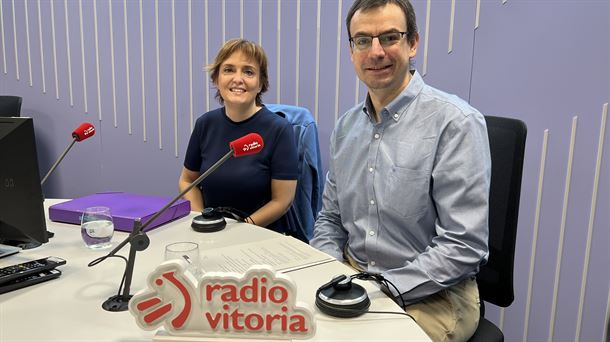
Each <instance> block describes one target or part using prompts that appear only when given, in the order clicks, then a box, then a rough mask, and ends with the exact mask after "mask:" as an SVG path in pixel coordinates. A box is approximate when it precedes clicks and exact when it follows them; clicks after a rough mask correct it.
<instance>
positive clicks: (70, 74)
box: [26, 0, 74, 107]
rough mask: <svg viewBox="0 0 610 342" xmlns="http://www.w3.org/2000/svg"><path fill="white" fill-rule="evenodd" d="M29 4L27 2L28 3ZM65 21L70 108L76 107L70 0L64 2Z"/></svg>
mask: <svg viewBox="0 0 610 342" xmlns="http://www.w3.org/2000/svg"><path fill="white" fill-rule="evenodd" d="M26 3H27V1H26ZM64 19H65V20H66V57H67V58H66V60H67V62H68V95H69V97H70V107H74V96H73V95H72V94H73V92H72V58H71V57H70V55H71V54H72V53H71V52H72V49H71V48H70V19H69V18H68V0H64Z"/></svg>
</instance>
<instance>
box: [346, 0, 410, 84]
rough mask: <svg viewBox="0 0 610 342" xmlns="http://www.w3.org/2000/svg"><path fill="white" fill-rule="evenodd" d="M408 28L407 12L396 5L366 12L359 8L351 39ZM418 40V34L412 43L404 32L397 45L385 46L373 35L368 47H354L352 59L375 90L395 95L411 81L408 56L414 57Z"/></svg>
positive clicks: (351, 30)
mask: <svg viewBox="0 0 610 342" xmlns="http://www.w3.org/2000/svg"><path fill="white" fill-rule="evenodd" d="M406 30H407V23H406V18H405V15H404V13H403V12H402V10H401V8H400V7H399V6H398V5H396V4H387V5H385V6H382V7H377V8H373V9H371V10H367V11H365V12H362V11H361V10H358V11H357V12H356V13H355V14H354V16H353V17H352V21H351V23H350V32H351V35H352V38H356V37H359V36H378V35H381V34H384V33H388V32H405V31H406ZM418 39H419V38H418V36H417V35H416V37H415V40H414V42H413V44H412V45H410V44H409V42H408V41H407V38H406V35H405V36H402V38H401V39H400V40H399V41H397V42H395V43H394V44H391V45H386V46H382V45H381V44H380V41H379V39H378V38H374V39H373V41H372V43H371V46H370V47H369V48H366V49H358V48H357V47H353V48H351V60H352V63H353V64H354V69H356V74H358V78H360V80H361V81H362V82H364V83H365V84H366V85H367V87H368V88H369V90H370V91H372V92H382V93H385V94H394V93H397V92H400V91H402V90H403V89H404V88H405V87H406V86H407V84H408V83H409V80H410V74H409V59H410V58H412V57H415V54H416V52H417V42H418Z"/></svg>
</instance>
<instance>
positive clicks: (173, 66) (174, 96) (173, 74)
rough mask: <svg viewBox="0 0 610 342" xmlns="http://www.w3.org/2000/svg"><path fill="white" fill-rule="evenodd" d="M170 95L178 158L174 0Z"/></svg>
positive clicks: (174, 7) (175, 152)
mask: <svg viewBox="0 0 610 342" xmlns="http://www.w3.org/2000/svg"><path fill="white" fill-rule="evenodd" d="M172 95H173V100H174V101H173V102H174V103H173V105H174V155H175V156H176V158H178V95H177V94H176V1H175V0H172Z"/></svg>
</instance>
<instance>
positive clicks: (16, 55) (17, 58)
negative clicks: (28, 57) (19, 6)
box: [11, 0, 19, 81]
mask: <svg viewBox="0 0 610 342" xmlns="http://www.w3.org/2000/svg"><path fill="white" fill-rule="evenodd" d="M11 5H12V6H11V11H12V13H13V47H14V49H15V77H16V78H17V81H19V50H18V49H17V22H16V20H15V0H11Z"/></svg>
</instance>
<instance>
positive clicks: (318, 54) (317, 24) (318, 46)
mask: <svg viewBox="0 0 610 342" xmlns="http://www.w3.org/2000/svg"><path fill="white" fill-rule="evenodd" d="M321 1H322V0H318V9H317V11H316V85H315V87H316V89H315V100H314V103H315V104H314V115H313V117H314V120H315V121H316V122H317V121H318V101H319V88H320V17H321V13H320V12H321V7H322V4H321Z"/></svg>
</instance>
